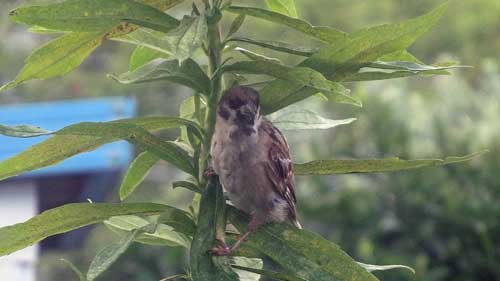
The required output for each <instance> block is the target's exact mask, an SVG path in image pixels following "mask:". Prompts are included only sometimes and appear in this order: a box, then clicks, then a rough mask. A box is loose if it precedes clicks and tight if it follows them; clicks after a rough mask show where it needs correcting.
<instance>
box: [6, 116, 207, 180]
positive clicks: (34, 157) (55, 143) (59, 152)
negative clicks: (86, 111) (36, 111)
mask: <svg viewBox="0 0 500 281" xmlns="http://www.w3.org/2000/svg"><path fill="white" fill-rule="evenodd" d="M120 123H123V124H125V126H139V128H137V130H139V131H140V132H141V133H140V134H141V135H142V136H143V137H144V136H145V137H146V139H152V140H153V141H154V142H159V143H160V145H159V146H158V147H157V149H161V150H169V149H172V150H174V151H177V154H178V155H180V157H183V158H184V157H187V155H186V153H185V152H183V151H181V150H180V149H179V148H178V147H177V146H176V145H175V144H172V143H170V142H164V141H161V140H159V139H158V138H156V137H154V136H152V135H151V134H149V133H147V131H158V130H162V129H170V128H178V127H180V126H183V125H189V126H197V125H196V124H195V123H194V122H191V121H189V120H185V119H182V118H174V117H142V118H132V119H121V120H116V121H112V122H109V123H104V124H105V125H102V126H101V128H100V129H99V130H96V131H95V132H87V133H88V134H91V135H84V134H85V132H83V131H80V132H76V131H77V129H78V125H73V126H70V127H71V128H72V129H71V130H72V132H71V131H68V130H66V132H64V131H63V132H61V131H59V132H55V133H56V134H59V135H55V136H53V137H51V138H49V139H48V140H45V141H43V142H41V143H39V144H36V145H34V146H32V147H30V148H29V149H27V150H25V151H23V152H21V153H20V154H18V155H15V156H13V157H11V158H9V159H7V160H4V161H3V162H0V179H5V178H8V177H12V176H16V175H19V174H21V173H23V172H28V171H33V170H36V169H39V168H43V167H47V166H50V165H54V164H57V163H59V162H61V161H63V160H65V159H67V158H70V157H71V156H74V155H76V154H79V153H83V152H87V151H91V150H94V149H96V148H98V147H99V146H101V145H104V144H106V143H110V142H114V141H116V140H117V137H118V134H117V135H115V136H112V134H113V133H117V132H116V128H115V129H112V130H111V131H110V132H108V133H106V132H103V130H104V131H105V130H106V127H108V128H109V127H113V126H115V125H114V124H118V127H117V128H118V129H119V130H120V128H121V132H120V133H121V134H122V135H121V136H123V137H124V136H127V134H128V136H129V137H132V136H133V134H134V131H135V130H136V129H132V130H131V131H127V130H128V129H127V128H124V127H123V126H120V125H119V124H120ZM91 124H92V123H91ZM94 124H97V125H95V126H99V123H94ZM106 124H107V125H106ZM83 126H84V127H85V126H86V127H87V128H86V129H87V131H88V129H91V128H88V127H89V126H92V125H83ZM134 128H135V127H134ZM63 130H64V129H63ZM144 130H147V131H146V132H144ZM66 133H72V134H74V135H71V134H70V135H67V134H66ZM99 133H104V135H105V136H104V135H101V136H97V134H99ZM165 146H166V147H165ZM156 153H161V152H158V151H157V152H156ZM161 154H164V153H161ZM161 154H159V155H160V157H161V158H162V159H164V160H166V159H167V158H168V157H167V156H165V155H163V156H162V155H161ZM179 160H180V159H179ZM166 161H168V160H166ZM180 161H181V162H183V164H182V166H183V167H184V166H185V167H184V169H187V165H186V164H187V163H185V162H186V161H187V158H186V159H185V160H180Z"/></svg>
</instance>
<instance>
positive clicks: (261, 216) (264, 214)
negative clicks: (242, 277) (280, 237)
mask: <svg viewBox="0 0 500 281" xmlns="http://www.w3.org/2000/svg"><path fill="white" fill-rule="evenodd" d="M211 157H212V167H211V168H212V170H210V172H212V175H217V176H218V177H219V181H220V183H221V184H222V186H223V188H224V189H225V191H226V192H227V195H228V197H229V200H230V201H231V203H232V204H233V205H234V206H235V207H236V208H237V209H239V210H241V211H243V212H245V213H247V214H249V215H250V216H251V220H250V223H249V225H248V227H247V230H246V232H245V233H244V234H243V235H242V236H241V237H240V238H239V239H238V241H237V242H236V243H235V244H234V245H233V246H232V247H231V248H229V247H227V246H226V244H225V243H224V241H222V240H220V241H219V243H220V245H219V246H218V247H215V248H213V249H212V253H213V254H215V255H223V256H224V255H231V253H232V252H234V251H235V250H236V249H237V248H238V247H239V246H240V244H241V243H242V242H243V241H244V240H245V239H246V238H247V237H248V236H249V235H250V234H251V233H252V232H253V231H255V230H256V229H257V228H259V227H260V226H262V225H264V224H266V223H269V222H288V223H291V224H293V225H295V226H296V227H298V228H302V227H301V225H300V223H299V221H298V220H297V209H296V203H297V199H296V197H295V191H294V189H295V178H294V173H293V164H292V159H291V156H290V152H289V147H288V143H287V141H286V139H285V137H284V136H283V134H282V133H281V132H280V130H278V128H276V127H275V126H274V125H273V124H272V123H271V122H270V121H269V120H267V119H266V118H265V117H264V116H262V115H261V114H260V106H259V93H258V92H257V91H256V90H254V89H252V88H250V87H246V86H233V87H232V88H230V89H229V90H227V91H226V92H225V93H224V95H223V96H222V97H221V99H220V101H219V104H218V107H217V118H216V124H215V131H214V135H213V137H212V143H211ZM210 172H209V174H210Z"/></svg>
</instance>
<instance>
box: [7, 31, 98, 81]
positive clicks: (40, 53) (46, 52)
mask: <svg viewBox="0 0 500 281" xmlns="http://www.w3.org/2000/svg"><path fill="white" fill-rule="evenodd" d="M103 39H104V36H103V34H102V33H69V34H64V35H62V36H61V37H59V38H56V39H54V40H52V41H50V42H48V43H47V44H45V45H43V46H42V47H40V48H39V49H37V50H36V51H35V52H33V53H32V54H31V55H30V56H29V57H28V58H27V59H26V63H25V65H24V67H23V69H21V71H20V72H19V74H18V75H17V77H16V79H15V80H14V81H11V82H9V83H8V84H6V85H4V86H2V87H0V91H2V90H7V89H10V88H13V87H15V86H17V85H19V84H21V83H23V82H26V81H28V80H32V79H47V78H52V77H56V76H62V75H64V74H66V73H68V72H70V71H72V70H73V69H75V68H77V67H78V66H80V64H82V62H83V61H84V60H85V59H86V58H87V57H88V56H89V55H90V54H91V53H92V51H94V50H95V49H96V48H97V47H98V46H99V45H100V44H101V43H102V41H103Z"/></svg>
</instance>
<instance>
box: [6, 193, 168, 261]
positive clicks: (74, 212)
mask: <svg viewBox="0 0 500 281" xmlns="http://www.w3.org/2000/svg"><path fill="white" fill-rule="evenodd" d="M167 209H168V206H164V205H160V204H153V203H129V204H112V203H95V204H89V203H77V204H68V205H64V206H62V207H58V208H55V209H51V210H48V211H45V212H43V213H41V214H40V215H38V216H36V217H34V218H32V219H29V220H28V221H26V222H24V223H19V224H14V225H11V226H6V227H2V228H0V256H4V255H8V254H10V253H13V252H15V251H17V250H20V249H23V248H25V247H28V246H30V245H32V244H34V243H36V242H38V241H40V240H42V239H45V238H47V237H49V236H52V235H56V234H60V233H65V232H68V231H71V230H73V229H77V228H80V227H83V226H86V225H90V224H94V223H98V222H101V221H104V220H106V219H108V218H110V217H113V216H120V215H130V214H146V215H153V214H159V213H161V212H162V211H164V210H167Z"/></svg>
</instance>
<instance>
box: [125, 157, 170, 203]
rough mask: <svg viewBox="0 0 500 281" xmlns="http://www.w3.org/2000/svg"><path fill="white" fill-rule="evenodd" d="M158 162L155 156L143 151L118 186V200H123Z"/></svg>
mask: <svg viewBox="0 0 500 281" xmlns="http://www.w3.org/2000/svg"><path fill="white" fill-rule="evenodd" d="M159 160H160V158H159V157H158V156H156V155H155V154H153V153H151V152H149V151H145V152H143V153H141V154H139V156H137V158H135V159H134V161H133V162H132V164H130V167H129V168H128V170H127V173H126V174H125V177H124V179H123V181H122V184H121V186H120V200H122V201H123V200H125V199H126V198H127V197H128V196H129V195H130V194H132V192H134V190H135V189H136V188H137V186H139V184H140V183H141V182H142V181H143V180H144V178H145V177H146V175H147V174H148V173H149V171H150V170H151V168H153V166H154V165H155V164H156V163H157V162H158V161H159Z"/></svg>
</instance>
